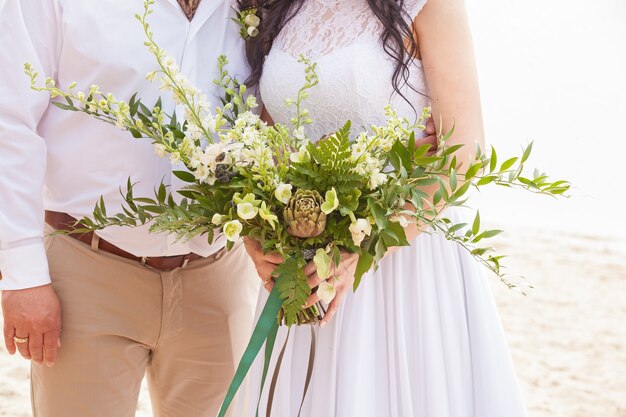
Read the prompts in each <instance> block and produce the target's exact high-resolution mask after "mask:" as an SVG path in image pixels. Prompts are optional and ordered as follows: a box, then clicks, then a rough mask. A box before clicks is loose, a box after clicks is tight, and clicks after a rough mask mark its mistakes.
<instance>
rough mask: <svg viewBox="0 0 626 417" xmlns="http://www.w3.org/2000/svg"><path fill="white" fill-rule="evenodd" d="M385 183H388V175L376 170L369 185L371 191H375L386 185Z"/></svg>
mask: <svg viewBox="0 0 626 417" xmlns="http://www.w3.org/2000/svg"><path fill="white" fill-rule="evenodd" d="M385 181H387V174H385V173H384V172H380V171H379V170H377V169H376V170H374V172H372V175H371V177H370V180H369V182H368V184H367V185H368V187H369V188H370V190H373V189H375V188H378V187H379V186H381V185H382V184H384V183H385Z"/></svg>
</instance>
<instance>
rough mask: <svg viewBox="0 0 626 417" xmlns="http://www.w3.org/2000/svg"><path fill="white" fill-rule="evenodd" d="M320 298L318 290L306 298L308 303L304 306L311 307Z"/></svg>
mask: <svg viewBox="0 0 626 417" xmlns="http://www.w3.org/2000/svg"><path fill="white" fill-rule="evenodd" d="M319 300H320V298H319V297H318V296H317V292H314V293H313V294H311V295H309V298H307V299H306V304H305V305H304V308H309V307H311V306H312V305H313V304H315V303H317V302H318V301H319Z"/></svg>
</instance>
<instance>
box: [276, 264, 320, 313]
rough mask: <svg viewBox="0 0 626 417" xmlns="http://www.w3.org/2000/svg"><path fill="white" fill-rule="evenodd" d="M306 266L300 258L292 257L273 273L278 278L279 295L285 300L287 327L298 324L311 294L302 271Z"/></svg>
mask: <svg viewBox="0 0 626 417" xmlns="http://www.w3.org/2000/svg"><path fill="white" fill-rule="evenodd" d="M305 264H306V262H305V261H304V259H303V258H301V257H300V256H298V257H294V256H291V257H288V258H287V259H285V261H284V262H283V263H282V264H280V265H278V266H277V267H276V269H274V272H273V275H274V276H275V277H276V287H277V289H278V294H279V295H280V298H281V299H282V300H283V310H284V312H285V323H286V324H287V325H291V324H296V322H297V315H298V312H299V311H300V310H301V309H302V306H303V305H304V304H305V303H306V300H307V298H308V296H309V294H310V293H311V288H310V287H309V284H308V281H307V277H306V275H305V274H304V272H303V269H302V268H303V267H304V265H305Z"/></svg>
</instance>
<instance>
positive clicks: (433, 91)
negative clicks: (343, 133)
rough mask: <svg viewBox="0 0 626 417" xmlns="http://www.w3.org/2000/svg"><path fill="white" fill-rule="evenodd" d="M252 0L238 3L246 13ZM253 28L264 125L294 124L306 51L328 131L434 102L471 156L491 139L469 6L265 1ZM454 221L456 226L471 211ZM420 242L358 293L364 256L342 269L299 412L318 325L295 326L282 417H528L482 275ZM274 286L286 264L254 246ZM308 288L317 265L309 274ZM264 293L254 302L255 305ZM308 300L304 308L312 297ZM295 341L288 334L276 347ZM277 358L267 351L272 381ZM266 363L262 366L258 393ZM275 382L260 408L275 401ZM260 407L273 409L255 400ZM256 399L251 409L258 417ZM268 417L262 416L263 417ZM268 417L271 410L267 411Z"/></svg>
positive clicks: (443, 246) (319, 117) (387, 262)
mask: <svg viewBox="0 0 626 417" xmlns="http://www.w3.org/2000/svg"><path fill="white" fill-rule="evenodd" d="M254 4H255V2H245V1H240V6H241V7H242V8H247V7H251V6H254ZM261 10H262V13H261V15H262V16H261V19H262V23H261V25H260V27H259V29H260V33H259V35H258V36H256V37H254V38H251V39H250V40H249V41H248V45H247V54H248V60H249V62H250V65H251V67H252V70H253V75H252V79H251V81H252V84H258V87H259V91H260V96H261V98H262V100H263V103H264V106H265V110H264V116H265V118H266V119H267V120H268V121H271V120H274V121H276V122H281V123H284V124H289V119H290V118H291V117H292V114H291V113H290V110H289V108H287V107H286V106H285V105H284V101H285V99H286V98H290V97H295V96H296V93H297V90H298V89H299V88H300V86H301V85H302V84H303V82H304V71H303V65H302V64H301V63H299V62H298V60H297V58H298V56H299V55H301V54H302V55H304V56H306V57H308V58H309V59H310V60H311V61H313V62H315V63H316V64H317V74H318V76H319V85H318V86H316V87H314V88H313V89H312V90H310V97H309V98H308V99H307V101H306V102H305V107H306V108H307V109H308V110H310V112H311V114H312V115H314V118H315V121H314V123H313V124H312V125H309V126H308V137H311V138H320V137H322V136H324V135H326V134H328V133H330V132H333V131H335V130H337V129H338V128H340V127H341V126H339V123H343V122H344V121H345V120H348V119H349V120H351V121H352V125H353V126H356V127H359V126H369V125H371V124H382V123H384V122H385V115H384V112H383V108H384V107H385V105H387V104H389V103H391V104H392V106H393V107H394V108H395V109H396V110H397V111H398V113H399V114H400V115H403V116H406V117H408V118H409V119H412V120H415V119H416V118H417V116H418V115H420V114H421V110H422V108H424V107H426V106H431V107H432V115H433V119H434V120H436V121H439V120H441V121H442V123H441V126H439V127H440V129H442V131H444V132H445V131H448V130H449V129H450V128H451V127H452V126H453V125H454V126H455V134H454V137H453V139H451V141H452V142H456V143H465V144H467V145H468V146H465V147H463V148H462V149H464V150H465V152H466V153H468V154H469V152H471V151H472V150H473V149H474V144H475V143H479V144H481V145H482V143H483V124H482V115H481V109H480V97H479V92H478V84H477V76H476V69H475V63H474V55H473V48H472V42H471V36H470V31H469V27H468V21H467V16H466V12H465V6H464V3H463V1H462V0H429V1H428V3H426V0H274V1H271V2H269V3H268V4H266V5H264V7H263V8H262V9H261ZM447 215H448V217H449V218H451V219H452V220H453V221H455V222H456V221H460V220H461V218H462V217H463V215H462V213H460V212H458V211H457V210H456V209H449V210H448V211H447ZM407 236H408V237H409V238H410V241H411V242H412V244H411V246H408V247H403V248H399V249H397V250H396V251H395V252H393V253H390V254H388V255H387V256H386V257H385V259H383V261H382V262H381V265H380V268H379V269H378V271H376V272H370V273H369V274H367V275H366V276H365V277H363V281H362V283H361V285H360V287H359V289H358V291H357V292H356V293H352V291H351V287H352V283H353V280H354V270H355V257H354V256H351V255H349V254H344V257H343V260H342V263H341V264H340V265H339V266H338V267H337V271H336V275H337V276H338V277H339V282H338V283H337V284H336V286H337V289H338V291H337V295H336V297H335V299H334V300H333V301H332V302H331V304H330V305H329V307H328V313H327V314H326V316H325V318H324V320H323V321H322V322H321V323H320V326H319V327H316V328H315V329H314V330H315V333H316V338H315V340H316V342H315V343H316V346H315V347H316V356H315V363H314V369H313V374H312V380H311V383H310V386H309V388H308V391H307V395H306V397H305V399H304V404H303V407H302V411H301V412H300V413H299V411H300V406H301V400H302V393H303V391H304V382H305V375H306V373H307V364H306V363H305V361H306V358H307V357H308V353H309V349H310V343H311V332H310V329H309V328H308V327H307V326H305V327H294V328H292V329H291V332H290V336H289V340H288V341H287V344H286V350H285V354H284V357H283V361H282V367H281V371H280V373H279V377H278V380H277V382H276V390H275V395H274V399H273V403H272V404H273V405H272V416H276V417H296V416H298V415H301V416H303V417H333V416H336V417H356V416H359V417H412V416H415V417H470V416H473V417H519V416H525V415H526V411H525V408H524V406H523V403H522V399H521V395H520V391H519V387H518V383H517V380H516V377H515V373H514V370H513V366H512V363H511V359H510V357H509V352H508V348H507V345H506V342H505V338H504V334H503V331H502V327H501V325H500V322H499V318H498V314H497V311H496V308H495V305H494V302H493V300H492V296H491V293H490V291H489V288H488V286H487V282H486V278H485V277H484V274H483V270H482V269H481V267H480V266H479V265H478V264H477V263H476V262H475V261H474V260H473V258H472V257H471V256H470V255H469V254H468V253H466V252H464V250H463V249H462V248H461V247H459V246H457V245H456V244H455V243H452V242H449V241H447V240H445V239H444V238H443V237H441V236H438V235H430V234H427V233H424V232H423V231H422V230H420V229H419V228H418V227H416V226H415V225H413V226H409V227H408V228H407ZM246 247H247V250H248V252H249V254H250V256H251V257H252V259H253V260H254V262H255V264H256V267H257V271H258V273H259V275H260V277H261V278H262V280H263V282H264V286H265V288H266V289H267V290H270V289H271V287H272V285H273V282H272V281H271V272H272V270H273V269H274V267H275V266H276V264H278V263H280V261H281V259H280V257H279V256H277V255H276V254H268V255H264V254H263V253H262V252H261V250H260V247H259V245H258V244H257V243H256V242H254V241H247V242H246ZM306 272H307V273H308V275H309V281H310V284H311V286H312V287H315V286H316V285H317V284H318V283H319V282H320V280H319V278H318V277H317V275H316V273H315V267H314V265H313V264H310V265H309V266H307V268H306ZM266 298H267V294H266V293H265V292H263V293H262V294H261V295H260V297H259V306H262V305H263V304H264V303H265V299H266ZM316 301H317V299H316V296H315V295H312V296H311V297H310V299H309V303H310V304H312V303H314V302H316ZM286 337H287V329H286V328H281V330H280V331H279V335H278V338H277V340H276V346H278V347H280V346H282V344H283V343H284V341H285V338H286ZM276 356H277V355H274V357H273V358H272V361H273V362H272V364H271V368H270V373H269V375H272V372H273V369H272V368H273V367H274V366H275V361H276ZM261 371H262V359H258V360H257V363H256V364H255V367H254V368H253V371H252V374H251V379H250V385H251V392H250V396H251V398H256V397H257V396H258V393H259V387H260V379H261V376H260V375H261ZM267 385H269V384H266V388H265V390H264V392H263V393H262V400H263V401H262V402H261V404H264V402H265V401H267V397H268V394H267ZM260 408H261V410H262V412H263V413H264V412H265V407H264V406H262V407H260ZM255 409H256V400H254V401H251V404H250V405H249V406H248V408H247V409H245V410H239V412H240V413H241V414H242V415H244V416H254V413H255ZM262 415H263V414H262ZM268 417H269V416H268Z"/></svg>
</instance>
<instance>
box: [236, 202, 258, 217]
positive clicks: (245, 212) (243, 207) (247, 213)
mask: <svg viewBox="0 0 626 417" xmlns="http://www.w3.org/2000/svg"><path fill="white" fill-rule="evenodd" d="M258 213H259V208H258V207H254V205H253V204H252V203H239V204H237V215H238V216H239V217H241V218H242V219H244V220H250V219H254V218H255V217H256V215H257V214H258Z"/></svg>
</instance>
